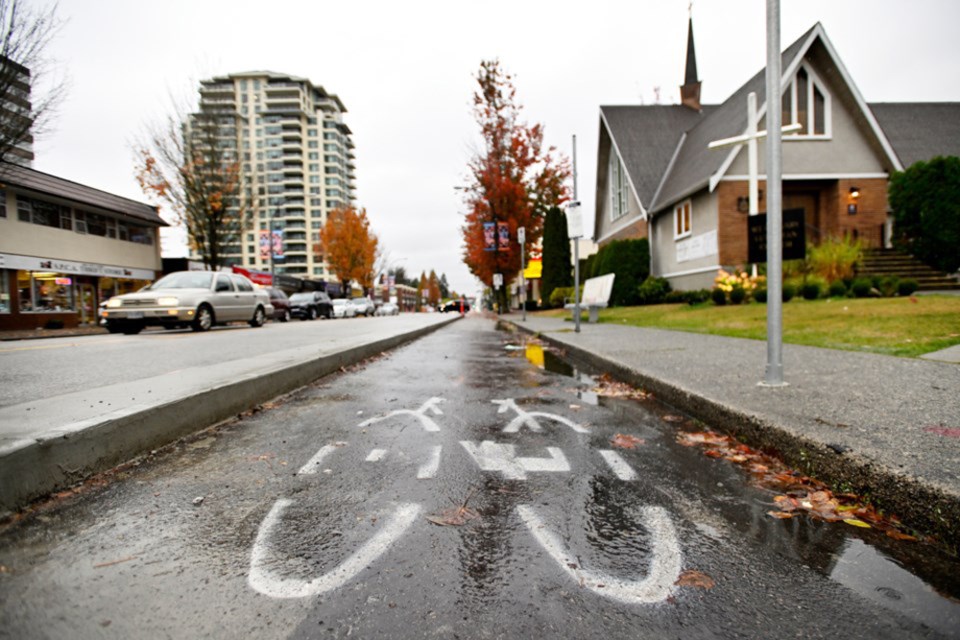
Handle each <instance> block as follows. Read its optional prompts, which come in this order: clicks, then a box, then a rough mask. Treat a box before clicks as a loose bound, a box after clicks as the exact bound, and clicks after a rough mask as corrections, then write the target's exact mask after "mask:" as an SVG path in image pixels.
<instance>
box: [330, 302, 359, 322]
mask: <svg viewBox="0 0 960 640" xmlns="http://www.w3.org/2000/svg"><path fill="white" fill-rule="evenodd" d="M356 315H357V308H356V307H355V306H353V304H351V302H350V301H349V300H347V299H346V298H335V299H334V300H333V317H334V318H354V317H356Z"/></svg>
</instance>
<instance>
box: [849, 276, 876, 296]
mask: <svg viewBox="0 0 960 640" xmlns="http://www.w3.org/2000/svg"><path fill="white" fill-rule="evenodd" d="M871 288H873V283H872V282H871V281H870V280H868V279H867V278H857V279H856V280H854V281H853V284H852V285H851V286H850V291H852V292H853V297H854V298H866V297H867V296H869V295H870V289H871Z"/></svg>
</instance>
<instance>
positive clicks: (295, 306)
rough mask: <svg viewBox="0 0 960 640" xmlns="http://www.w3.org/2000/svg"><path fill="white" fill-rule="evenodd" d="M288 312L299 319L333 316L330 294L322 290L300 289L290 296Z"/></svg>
mask: <svg viewBox="0 0 960 640" xmlns="http://www.w3.org/2000/svg"><path fill="white" fill-rule="evenodd" d="M290 314H291V315H292V316H293V317H294V318H300V319H301V320H316V319H317V318H319V317H321V316H322V317H324V318H330V317H332V316H333V305H332V304H331V303H330V296H328V295H327V294H326V292H324V291H302V292H300V293H295V294H293V295H292V296H290Z"/></svg>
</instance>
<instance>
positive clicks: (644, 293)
mask: <svg viewBox="0 0 960 640" xmlns="http://www.w3.org/2000/svg"><path fill="white" fill-rule="evenodd" d="M668 293H670V282H669V281H668V280H667V279H666V278H658V277H656V276H649V277H648V278H647V279H646V280H644V281H643V284H641V285H640V287H639V288H638V289H637V303H638V304H660V303H662V302H664V300H665V299H666V297H667V294H668Z"/></svg>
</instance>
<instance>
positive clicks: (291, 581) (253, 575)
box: [247, 498, 420, 598]
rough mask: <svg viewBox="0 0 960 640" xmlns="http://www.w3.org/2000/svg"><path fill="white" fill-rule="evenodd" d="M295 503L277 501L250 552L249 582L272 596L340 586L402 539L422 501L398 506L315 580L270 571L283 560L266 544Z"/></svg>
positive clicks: (294, 595)
mask: <svg viewBox="0 0 960 640" xmlns="http://www.w3.org/2000/svg"><path fill="white" fill-rule="evenodd" d="M292 503H293V501H292V500H287V499H285V498H281V499H280V500H277V501H276V502H275V503H274V505H273V507H272V508H271V509H270V512H269V513H268V514H267V517H266V518H264V519H263V522H262V523H261V524H260V530H259V531H258V532H257V539H256V541H254V543H253V550H252V551H251V552H250V573H249V575H248V576H247V584H249V585H250V587H251V588H252V589H253V590H254V591H257V592H258V593H262V594H263V595H265V596H270V597H271V598H305V597H308V596H315V595H319V594H321V593H326V592H327V591H333V590H334V589H339V588H340V587H342V586H343V585H345V584H346V583H347V582H349V581H350V580H352V579H353V578H355V577H356V576H357V574H359V573H360V572H361V571H363V570H364V569H365V568H367V567H368V566H370V565H371V564H373V562H374V561H376V560H377V558H379V557H380V556H381V555H383V554H384V552H386V551H387V549H389V548H390V546H391V545H392V544H393V543H394V542H396V541H397V540H399V539H400V536H402V535H403V534H404V532H405V531H406V530H407V529H408V528H409V527H410V525H411V524H413V522H414V521H415V520H416V518H417V516H418V515H419V513H420V505H419V504H401V505H398V506H397V508H396V510H395V511H394V512H393V514H391V516H390V519H389V520H388V521H387V522H386V523H385V524H384V525H383V526H382V527H381V528H380V530H379V531H378V532H377V533H376V534H375V535H374V536H373V537H372V538H370V539H369V540H367V541H366V542H365V543H364V544H363V546H361V547H360V548H359V549H357V550H356V551H355V552H354V553H353V554H351V555H350V557H348V558H347V559H346V560H344V561H343V562H342V563H340V564H339V565H338V566H337V567H336V568H335V569H333V570H331V571H328V572H327V573H325V574H323V575H322V576H318V577H316V578H314V579H312V580H299V579H297V578H282V577H279V576H277V575H275V573H274V572H273V571H271V570H270V567H275V566H277V564H278V563H279V562H280V559H279V558H277V557H276V555H275V554H274V553H272V552H271V551H270V549H269V546H268V544H267V543H268V541H269V539H270V534H271V532H272V531H273V529H274V528H275V527H276V526H277V523H278V522H279V521H280V517H281V515H282V514H283V510H284V509H286V508H287V507H288V506H290V505H291V504H292Z"/></svg>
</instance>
